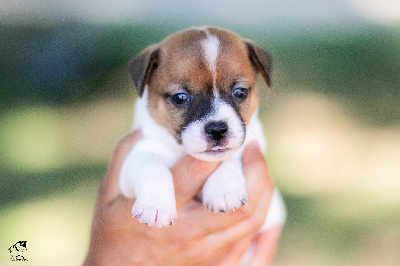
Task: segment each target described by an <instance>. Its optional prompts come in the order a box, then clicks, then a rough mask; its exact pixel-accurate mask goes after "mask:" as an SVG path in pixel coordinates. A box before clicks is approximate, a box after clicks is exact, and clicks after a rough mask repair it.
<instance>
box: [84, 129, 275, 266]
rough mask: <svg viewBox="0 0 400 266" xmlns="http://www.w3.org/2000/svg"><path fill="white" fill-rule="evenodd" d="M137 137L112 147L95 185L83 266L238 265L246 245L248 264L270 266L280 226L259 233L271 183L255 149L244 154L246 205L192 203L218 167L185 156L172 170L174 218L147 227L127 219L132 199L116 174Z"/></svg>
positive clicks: (253, 145) (136, 135)
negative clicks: (215, 208)
mask: <svg viewBox="0 0 400 266" xmlns="http://www.w3.org/2000/svg"><path fill="white" fill-rule="evenodd" d="M139 138H140V133H131V134H129V135H127V136H126V137H125V138H123V139H122V140H121V141H120V142H119V143H118V145H117V147H116V149H115V152H114V155H113V157H112V159H111V160H110V163H109V166H108V170H107V173H106V175H105V177H104V179H103V181H102V183H101V185H100V189H99V195H98V199H97V203H96V208H95V213H94V218H93V224H92V233H91V240H90V247H89V252H88V256H87V258H86V261H85V263H84V265H132V264H134V265H137V264H139V265H141V264H146V265H148V264H150V265H237V264H238V263H239V262H240V260H241V257H242V256H243V254H244V253H245V252H246V250H247V248H248V247H249V245H250V243H253V244H254V246H255V250H254V254H253V256H252V257H251V259H250V261H249V262H248V265H268V264H270V263H271V262H272V259H273V257H274V255H275V249H276V246H277V241H278V238H279V234H280V227H275V228H272V229H270V230H268V231H266V232H261V233H260V232H258V230H259V229H260V228H261V226H262V225H263V223H264V220H265V217H266V213H267V210H268V206H269V203H270V200H271V195H272V191H273V184H272V181H271V179H270V178H269V176H268V169H267V166H266V164H265V161H264V157H263V155H262V154H261V152H260V151H259V149H258V146H257V144H255V143H251V144H250V145H248V146H247V147H246V148H245V150H244V153H243V173H244V175H245V177H246V189H247V192H248V195H249V196H248V200H247V203H246V205H244V206H242V207H241V208H239V209H237V210H236V211H234V212H226V213H213V212H209V211H208V210H206V208H205V207H204V206H203V204H202V203H200V202H198V201H196V200H194V197H195V196H196V195H197V194H198V193H199V191H200V190H201V188H202V186H203V184H204V182H205V180H206V179H207V177H208V176H209V175H210V174H211V173H212V172H213V171H214V170H215V169H216V168H217V167H218V163H214V162H212V163H211V162H203V161H199V160H196V159H194V158H193V157H190V156H185V157H184V158H182V159H181V160H180V161H179V162H178V163H177V164H176V165H175V166H174V167H173V168H172V169H171V172H172V174H173V176H174V184H175V194H176V203H177V210H178V219H177V221H176V222H175V225H173V226H169V227H167V228H162V229H159V228H151V227H148V226H146V225H145V224H142V223H140V222H139V221H138V220H137V219H134V218H132V217H131V208H132V205H133V203H134V199H127V198H125V197H123V195H122V194H121V192H120V190H119V187H118V179H119V172H120V169H121V166H122V163H123V161H124V159H125V157H126V155H127V154H128V153H129V151H130V150H131V148H132V146H133V145H134V143H135V142H136V141H137V140H138V139H139Z"/></svg>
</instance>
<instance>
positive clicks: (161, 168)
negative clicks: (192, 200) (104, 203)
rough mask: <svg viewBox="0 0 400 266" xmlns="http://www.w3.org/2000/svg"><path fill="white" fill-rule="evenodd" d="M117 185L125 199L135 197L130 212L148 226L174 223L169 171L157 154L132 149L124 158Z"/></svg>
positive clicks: (173, 199) (174, 204)
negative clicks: (118, 184)
mask: <svg viewBox="0 0 400 266" xmlns="http://www.w3.org/2000/svg"><path fill="white" fill-rule="evenodd" d="M120 188H121V192H122V194H123V195H124V196H125V197H127V198H133V197H136V201H135V204H134V205H133V208H132V215H133V216H134V217H136V218H137V219H139V221H140V222H142V223H145V224H147V225H149V226H154V227H164V226H168V225H171V224H173V223H174V221H175V219H176V217H177V212H176V203H175V191H174V183H173V179H172V174H171V172H170V171H169V169H168V167H167V166H166V165H165V163H164V162H162V160H161V159H160V157H159V156H157V155H155V154H152V153H150V152H143V151H142V152H138V151H135V149H133V150H132V151H131V152H130V154H129V155H128V156H127V158H126V159H125V161H124V164H123V166H122V169H121V174H120Z"/></svg>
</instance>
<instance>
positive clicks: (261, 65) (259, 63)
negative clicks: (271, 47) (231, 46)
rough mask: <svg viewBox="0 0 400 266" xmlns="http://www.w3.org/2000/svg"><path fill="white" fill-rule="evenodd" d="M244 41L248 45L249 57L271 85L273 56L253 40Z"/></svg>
mask: <svg viewBox="0 0 400 266" xmlns="http://www.w3.org/2000/svg"><path fill="white" fill-rule="evenodd" d="M244 43H245V44H246V47H247V52H248V54H249V59H250V61H251V63H252V64H253V66H254V67H255V69H256V70H257V71H258V72H259V73H261V75H262V76H263V78H264V80H265V82H266V83H267V85H268V87H271V85H272V81H271V70H272V57H271V55H270V54H269V53H268V52H267V51H265V50H264V49H262V48H260V47H258V46H257V45H255V44H254V42H253V41H251V40H245V41H244Z"/></svg>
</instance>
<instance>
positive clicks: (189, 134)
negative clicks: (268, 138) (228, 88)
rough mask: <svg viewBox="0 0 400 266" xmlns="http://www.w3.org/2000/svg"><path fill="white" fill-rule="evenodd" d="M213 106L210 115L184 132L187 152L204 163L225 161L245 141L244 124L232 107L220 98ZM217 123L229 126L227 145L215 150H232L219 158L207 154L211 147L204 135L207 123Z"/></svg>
mask: <svg viewBox="0 0 400 266" xmlns="http://www.w3.org/2000/svg"><path fill="white" fill-rule="evenodd" d="M212 105H213V106H212V109H213V111H212V113H211V114H210V115H208V116H207V117H205V118H203V119H201V120H198V121H195V122H192V123H190V124H189V125H188V126H187V127H186V129H185V130H184V131H183V132H182V144H183V147H184V150H185V152H186V153H188V154H190V155H192V156H193V157H196V158H198V159H200V160H204V161H215V160H218V161H220V160H223V159H225V158H227V157H229V156H230V155H232V152H234V151H235V150H236V149H238V148H240V146H241V145H242V144H243V141H244V131H243V126H242V122H241V120H240V118H239V117H238V115H237V113H236V112H235V111H234V110H233V108H232V106H230V105H229V104H227V103H225V102H223V101H222V100H221V99H220V98H219V97H217V98H216V99H214V101H213V103H212ZM215 121H224V122H226V123H227V124H228V136H227V144H226V145H225V146H224V147H218V146H217V147H213V148H214V149H216V148H228V149H231V152H228V153H226V154H223V155H221V156H218V157H213V156H210V155H207V154H206V153H205V152H206V150H208V149H210V147H209V138H208V136H207V135H206V134H205V133H204V127H205V125H206V124H207V123H209V122H215Z"/></svg>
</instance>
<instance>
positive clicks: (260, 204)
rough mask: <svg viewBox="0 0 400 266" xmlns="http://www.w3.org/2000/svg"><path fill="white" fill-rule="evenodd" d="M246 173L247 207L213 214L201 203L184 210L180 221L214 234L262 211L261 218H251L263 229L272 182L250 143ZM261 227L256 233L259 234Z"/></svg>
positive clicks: (255, 147)
mask: <svg viewBox="0 0 400 266" xmlns="http://www.w3.org/2000/svg"><path fill="white" fill-rule="evenodd" d="M243 173H244V175H245V177H246V189H247V193H248V200H247V203H246V204H245V205H244V206H242V207H240V208H239V209H237V210H236V211H231V212H225V213H213V212H209V211H208V210H206V209H205V208H204V206H200V205H199V204H198V205H197V206H193V205H189V206H188V207H186V208H187V209H184V211H183V212H182V214H179V215H180V217H178V219H185V221H186V222H187V223H191V224H192V227H193V228H202V230H204V234H211V233H213V232H218V231H220V230H224V229H226V228H228V227H230V226H233V225H235V224H236V223H238V222H240V221H244V220H246V219H248V218H249V217H252V216H254V215H255V212H256V210H257V208H260V210H262V211H260V213H259V214H258V216H255V217H252V219H256V220H257V219H258V220H257V221H260V222H261V224H260V225H258V224H257V223H255V224H254V225H253V226H259V227H261V225H262V223H263V221H264V219H265V215H266V212H267V209H268V207H269V202H270V199H271V195H272V192H273V183H272V181H271V179H270V178H269V176H268V168H267V165H266V163H265V159H264V157H263V155H262V153H261V152H260V150H259V148H258V146H257V144H250V145H248V146H247V147H246V148H245V150H244V153H243ZM259 216H261V218H260V217H259ZM247 226H249V224H247ZM250 227H251V225H250ZM259 227H258V228H259ZM258 228H257V229H256V230H254V231H257V230H258ZM247 230H249V229H247Z"/></svg>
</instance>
